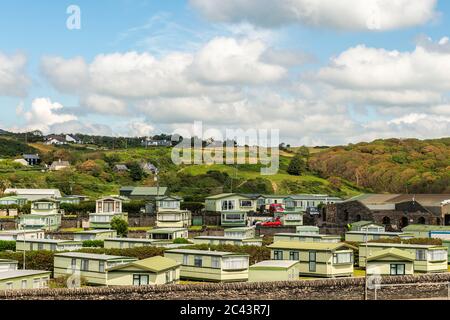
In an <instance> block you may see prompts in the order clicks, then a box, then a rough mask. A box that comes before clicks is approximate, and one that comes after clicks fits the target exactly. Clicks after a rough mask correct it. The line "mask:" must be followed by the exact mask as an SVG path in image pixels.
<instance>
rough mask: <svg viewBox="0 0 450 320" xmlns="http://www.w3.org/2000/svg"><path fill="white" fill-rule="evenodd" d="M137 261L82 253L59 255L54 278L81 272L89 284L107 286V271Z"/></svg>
mask: <svg viewBox="0 0 450 320" xmlns="http://www.w3.org/2000/svg"><path fill="white" fill-rule="evenodd" d="M134 261H137V259H136V258H130V257H121V256H112V255H105V254H93V253H82V252H65V253H57V254H55V256H54V264H53V265H54V269H53V272H54V277H55V278H57V277H61V276H66V275H72V274H74V273H76V272H79V275H80V276H81V277H83V278H84V279H85V280H86V282H87V283H88V284H91V285H103V286H105V285H107V284H108V276H107V269H108V268H112V267H116V266H118V265H123V264H127V263H130V262H134Z"/></svg>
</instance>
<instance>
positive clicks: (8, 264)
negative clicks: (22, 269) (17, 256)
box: [0, 259, 19, 272]
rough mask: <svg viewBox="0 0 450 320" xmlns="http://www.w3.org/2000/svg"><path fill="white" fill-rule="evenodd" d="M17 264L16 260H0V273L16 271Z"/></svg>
mask: <svg viewBox="0 0 450 320" xmlns="http://www.w3.org/2000/svg"><path fill="white" fill-rule="evenodd" d="M18 264H19V262H18V261H16V260H10V259H0V272H5V271H14V270H17V269H18Z"/></svg>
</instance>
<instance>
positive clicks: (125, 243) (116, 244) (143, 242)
mask: <svg viewBox="0 0 450 320" xmlns="http://www.w3.org/2000/svg"><path fill="white" fill-rule="evenodd" d="M156 242H158V241H157V240H151V239H135V238H107V239H105V240H103V243H104V248H105V249H128V248H136V247H149V246H154V245H155V243H156ZM170 243H172V242H171V241H170Z"/></svg>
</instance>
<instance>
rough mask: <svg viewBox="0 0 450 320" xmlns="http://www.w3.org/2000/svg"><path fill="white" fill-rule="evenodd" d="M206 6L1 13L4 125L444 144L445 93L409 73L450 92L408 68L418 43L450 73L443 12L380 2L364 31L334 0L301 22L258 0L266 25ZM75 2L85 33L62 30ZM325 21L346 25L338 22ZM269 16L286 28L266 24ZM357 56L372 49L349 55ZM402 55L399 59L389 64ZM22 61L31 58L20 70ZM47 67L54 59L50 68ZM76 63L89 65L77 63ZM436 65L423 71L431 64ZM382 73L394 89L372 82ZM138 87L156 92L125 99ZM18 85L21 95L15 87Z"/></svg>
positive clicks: (131, 1)
mask: <svg viewBox="0 0 450 320" xmlns="http://www.w3.org/2000/svg"><path fill="white" fill-rule="evenodd" d="M205 1H206V0H192V1H186V0H171V1H149V0H97V1H87V0H78V1H64V0H60V1H50V0H42V1H38V2H30V1H28V0H17V1H8V2H6V1H4V2H2V4H1V5H0V6H1V7H0V74H2V72H4V73H5V72H9V73H8V74H6V78H7V79H8V80H7V81H10V82H8V83H6V84H4V83H3V85H4V87H5V88H3V89H2V82H1V81H0V106H1V108H0V127H2V128H5V129H10V130H16V131H21V130H26V129H40V130H43V131H44V132H46V133H48V132H53V131H54V132H56V131H63V130H73V131H83V132H87V133H93V134H95V133H99V134H114V135H121V134H123V135H141V134H145V135H147V134H148V135H151V134H156V133H159V132H160V131H166V132H169V131H171V130H174V129H178V128H186V127H189V125H190V124H192V120H194V119H196V120H199V121H203V122H204V123H205V125H206V126H209V127H211V128H217V129H219V130H224V129H225V128H229V127H232V128H235V127H242V128H244V129H246V128H256V129H258V128H277V129H280V135H281V136H282V138H283V139H284V140H286V141H288V142H290V143H294V144H341V143H348V142H354V141H359V140H371V139H375V138H386V137H417V138H429V137H430V138H432V137H441V136H448V135H449V131H450V130H449V128H450V111H449V107H448V106H449V105H450V104H448V103H447V96H448V90H450V87H449V88H447V86H446V85H440V86H436V85H435V86H432V85H430V83H424V85H423V87H422V86H420V83H419V84H417V83H413V82H412V81H410V79H411V76H408V75H409V74H412V75H414V76H415V75H417V74H421V72H423V73H424V74H422V75H421V77H417V78H418V79H417V80H418V81H419V80H421V79H422V80H423V79H426V80H429V81H430V82H433V81H436V82H437V83H446V79H445V75H442V74H440V73H439V70H437V71H436V70H435V71H434V73H433V72H430V73H429V74H428V73H427V71H424V70H422V69H420V70H416V69H414V68H415V67H414V65H417V64H418V65H421V61H422V60H417V59H421V58H422V57H423V55H421V54H419V53H417V52H416V51H417V46H418V43H419V44H421V46H422V47H423V48H424V49H425V51H426V54H427V55H429V56H430V57H433V54H435V51H436V50H437V49H436V50H434V49H435V48H434V47H433V45H434V46H439V50H437V51H438V52H439V53H438V54H439V58H438V59H436V64H439V63H441V64H442V67H443V68H445V66H447V64H446V63H447V59H448V61H449V63H450V50H448V48H447V47H448V46H447V44H446V42H445V41H444V40H443V41H442V42H441V43H439V41H440V40H441V39H443V38H444V37H448V36H450V34H449V32H448V30H450V25H449V24H450V22H449V15H450V3H449V2H448V1H439V2H438V1H433V0H416V1H400V3H403V2H404V4H400V7H392V8H391V7H387V6H389V5H388V3H389V1H384V0H383V1H382V2H385V3H386V4H384V6H383V7H382V9H381V11H377V12H378V15H380V17H379V18H380V19H381V20H380V21H382V22H383V24H384V25H382V27H381V28H380V29H379V30H376V31H373V30H369V29H367V28H365V27H364V24H363V25H362V26H361V25H360V22H359V21H360V20H361V15H364V14H365V12H364V11H362V10H363V9H361V11H358V10H359V9H358V10H357V9H355V10H354V12H352V10H344V9H345V8H344V9H343V8H339V6H337V7H336V8H331V7H332V6H333V4H332V2H330V1H328V2H327V0H320V1H318V2H323V3H324V5H323V6H319V7H317V8H315V10H309V9H310V8H304V7H299V8H294V9H295V10H300V11H301V10H305V12H306V13H305V14H304V15H303V16H301V17H294V18H293V17H292V14H291V11H286V10H285V9H283V10H282V9H280V8H281V7H282V5H283V2H285V1H284V0H280V1H278V2H277V1H274V0H264V1H265V2H266V6H267V7H268V8H269V9H268V12H270V14H269V15H270V17H269V18H268V17H267V13H266V12H264V8H262V9H261V8H260V6H259V7H258V1H256V0H255V1H254V6H255V7H252V6H251V5H249V6H244V7H242V5H241V4H240V3H239V1H236V0H230V1H229V2H227V3H226V4H223V3H222V4H221V1H218V0H210V1H209V3H206V2H205ZM346 1H347V2H349V3H351V1H352V0H346ZM251 2H252V1H247V3H251ZM370 2H373V1H372V0H370ZM286 3H288V2H286ZM299 3H300V4H299V6H301V5H302V4H301V3H302V1H299ZM305 3H306V2H305ZM374 3H375V2H374ZM414 3H422V4H423V3H426V4H425V5H422V4H418V5H417V7H414V6H415V5H416V4H414ZM72 4H75V5H77V6H79V7H80V9H81V29H80V30H68V29H67V28H66V20H67V18H68V16H69V15H68V14H67V13H66V9H67V7H68V6H69V5H72ZM271 6H273V7H271ZM327 6H328V7H327ZM401 6H404V7H401ZM411 6H412V7H411ZM355 7H357V6H355ZM246 10H248V13H246ZM259 10H261V14H260V16H258V13H259ZM377 10H378V9H377ZM383 10H384V11H383ZM420 11H423V14H422V13H420ZM430 11H431V12H432V17H431V16H430V14H429V13H430ZM311 12H312V13H311ZM330 12H335V14H336V16H338V15H341V16H342V15H348V16H345V17H344V18H343V19H339V17H337V18H336V21H334V19H335V17H333V16H330ZM409 12H412V13H409ZM417 12H419V13H420V14H416V13H417ZM246 14H247V15H246ZM264 14H266V16H264ZM409 14H410V16H408V15H409ZM272 17H273V19H275V20H276V19H278V18H279V21H282V22H281V23H279V22H277V23H275V25H270V23H268V22H267V21H271V19H272ZM402 20H404V21H402ZM277 21H278V20H277ZM284 21H285V22H286V23H284ZM333 21H334V22H333ZM390 24H392V26H391V25H390ZM385 26H386V28H385ZM420 37H421V39H425V38H426V37H429V38H431V39H432V40H428V41H425V40H422V41H421V42H420V41H418V40H417V39H419V38H420ZM359 45H364V47H363V48H364V49H360V50H352V48H353V49H354V48H357V46H359ZM433 48H434V49H433ZM372 49H373V50H372ZM433 50H434V51H433ZM394 51H400V52H401V53H402V54H404V56H401V57H398V61H397V60H393V61H390V58H387V57H389V56H390V55H389V52H390V53H392V52H394ZM132 52H135V55H130V54H128V53H132ZM414 52H416V54H414ZM225 53H227V54H228V53H229V55H227V54H225ZM346 53H347V54H346ZM116 54H118V55H116ZM174 54H175V55H176V57H174V58H173V59H170V60H169V62H168V63H165V61H166V59H167V57H172V55H174ZM345 54H346V55H345ZM239 55H242V57H241V58H239ZM344 55H345V56H346V58H345V57H344ZM358 55H359V56H358ZM2 56H3V57H4V59H1V57H2ZM236 56H237V57H238V58H236ZM340 56H342V58H341V59H339V57H340ZM18 57H23V59H25V61H26V62H25V63H24V65H23V66H21V67H17V64H20V63H18V62H17V61H18V60H20V59H19V58H18ZM46 57H51V58H52V59H50V60H48V61H49V62H48V63H46V64H45V66H43V59H45V58H46ZM99 57H101V58H100V59H98V58H99ZM268 57H269V58H268ZM365 57H367V59H368V61H369V62H368V63H364V59H366V58H365ZM56 58H58V59H60V60H58V61H60V63H56V62H55V61H56V60H55V59H56ZM75 58H79V59H81V60H80V61H83V63H82V65H83V66H84V67H79V65H77V64H73V63H74V61H73V59H75ZM106 58H107V59H106ZM386 58H387V59H388V60H389V61H386ZM428 58H429V57H428V56H426V55H425V60H424V61H426V62H424V66H426V63H429V61H433V59H428ZM96 59H97V61H98V62H100V61H102V63H98V64H96V63H94V60H96ZM102 59H103V60H102ZM219 59H224V60H223V61H220V60H219ZM233 59H239V60H233ZM246 59H248V61H246V62H245V63H244V62H243V63H242V65H241V64H239V63H240V62H241V61H244V60H246ZM396 59H397V58H396ZM105 61H107V63H106V62H105ZM236 61H239V62H237V63H236ZM14 62H16V63H14ZM108 63H109V64H108ZM252 63H254V65H251V64H252ZM1 64H3V67H2V65H1ZM9 64H11V65H12V66H13V67H11V66H9ZM367 64H369V65H370V66H367ZM406 65H408V67H405V66H406ZM80 66H81V65H80ZM397 67H398V68H399V69H398V70H399V73H397V74H396V73H395V72H393V71H395V70H397ZM2 68H3V69H2ZM83 68H85V69H86V70H82V71H80V70H81V69H83ZM116 68H118V69H120V70H115V69H116ZM133 68H136V69H133ZM146 68H148V69H146ZM239 68H241V69H239ZM173 69H176V70H173ZM344 69H345V70H344ZM436 69H439V68H436ZM5 70H6V71H5ZM11 70H12V71H11ZM180 70H181V71H180ZM152 72H155V74H152ZM178 72H179V73H178ZM401 72H404V73H405V74H403V73H401ZM81 73H82V75H80V74H81ZM252 73H254V78H252V77H251V75H252ZM357 73H360V75H359V76H358V77H357V78H358V79H354V75H355V74H357ZM364 73H367V77H365V76H364ZM374 74H377V75H378V76H379V77H381V78H385V79H387V80H389V81H386V82H387V83H386V85H385V86H383V84H380V85H373V82H374V81H372V82H370V83H366V82H365V81H364V80H365V79H367V78H370V77H372V76H374ZM449 74H450V73H449ZM21 76H23V77H25V78H26V79H27V84H24V83H23V81H24V80H23V78H21ZM216 76H217V77H216ZM397 76H398V79H397V80H395V81H394V79H395V78H396V77H397ZM16 77H17V78H19V79H16ZM115 77H117V78H115ZM127 77H130V78H127ZM139 77H141V78H139ZM147 77H148V78H147ZM449 77H450V75H449ZM10 78H12V79H11V80H9V79H10ZM181 78H183V79H182V80H180V83H179V84H178V86H177V87H176V88H172V87H171V85H173V84H174V83H176V82H177V81H178V80H179V79H181ZM21 79H22V80H23V81H22V80H21ZM67 79H76V81H75V80H73V81H71V82H70V84H67ZM79 79H81V80H79ZM105 79H107V80H108V81H107V82H108V83H107V84H105ZM109 80H110V81H109ZM14 81H17V83H14ZM77 81H78V82H77ZM147 81H148V82H147ZM152 81H154V82H152ZM141 82H142V83H143V84H146V83H148V86H149V87H150V88H151V87H155V88H157V89H155V90H151V89H149V90H146V89H142V88H139V90H137V89H136V92H131V93H130V94H128V92H130V90H131V91H133V90H134V88H136V87H137V86H139V85H140V84H141ZM165 82H167V83H165ZM375 82H376V81H375ZM389 82H392V84H391V85H389ZM449 82H450V79H449ZM119 84H123V86H122V87H118V86H119ZM21 86H23V87H24V89H23V90H22V91H23V92H22V93H20V94H17V92H15V90H12V89H11V87H21ZM189 86H192V88H189ZM428 86H429V87H428ZM81 87H82V89H81ZM141 89H142V90H141ZM184 89H186V90H184ZM400 93H401V95H400ZM397 95H399V96H397ZM330 97H332V98H330ZM387 97H388V98H389V99H388V98H387ZM36 99H41V100H39V101H38V102H36ZM56 104H58V106H56ZM191 104H192V105H191ZM33 106H34V107H33ZM41 111H42V112H41ZM184 115H186V116H184ZM47 119H49V120H48V121H47ZM430 128H433V130H430Z"/></svg>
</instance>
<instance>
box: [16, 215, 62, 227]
mask: <svg viewBox="0 0 450 320" xmlns="http://www.w3.org/2000/svg"><path fill="white" fill-rule="evenodd" d="M19 227H20V228H21V229H26V230H45V231H57V230H58V229H59V228H60V227H61V214H60V213H41V214H37V213H35V214H24V215H21V216H19Z"/></svg>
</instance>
